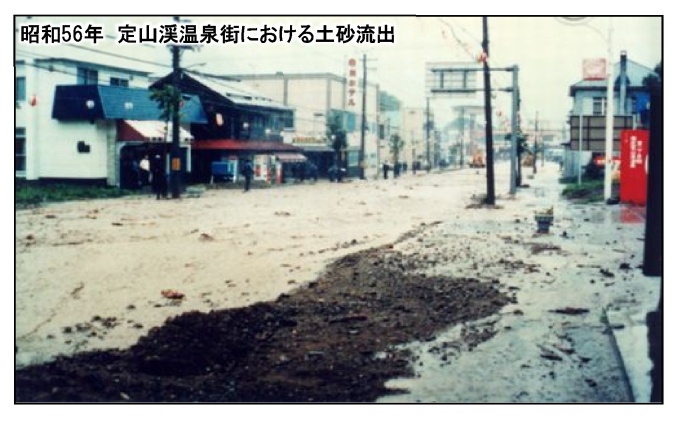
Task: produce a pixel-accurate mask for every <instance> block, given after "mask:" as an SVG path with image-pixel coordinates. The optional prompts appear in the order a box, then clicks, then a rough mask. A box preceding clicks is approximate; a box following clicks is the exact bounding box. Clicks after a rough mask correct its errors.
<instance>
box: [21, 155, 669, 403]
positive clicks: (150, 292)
mask: <svg viewBox="0 0 680 422" xmlns="http://www.w3.org/2000/svg"><path fill="white" fill-rule="evenodd" d="M504 164H505V163H501V164H499V166H498V169H497V171H496V175H497V180H496V191H497V192H499V193H500V194H499V197H498V199H497V201H496V205H497V207H496V208H489V207H485V206H480V205H479V204H480V201H481V199H480V198H482V197H483V196H484V194H485V192H484V189H485V182H486V179H485V174H484V171H483V170H482V171H478V170H474V169H465V170H456V171H445V172H441V173H438V172H437V173H435V172H433V173H430V174H425V173H423V174H418V175H416V176H414V175H411V174H407V175H403V176H402V177H400V178H398V179H396V180H394V179H389V180H366V181H360V180H353V181H350V182H347V183H342V184H331V183H329V182H327V181H319V182H317V183H316V184H313V183H308V184H298V185H293V186H285V187H276V188H270V189H256V190H252V191H250V192H249V193H242V192H241V191H240V190H227V189H220V190H207V191H206V192H205V193H204V194H203V195H202V196H201V197H200V198H183V199H181V200H180V201H156V200H155V199H152V198H151V197H140V198H126V199H120V200H106V201H87V202H79V203H77V202H74V203H65V204H55V205H49V206H46V207H43V208H38V209H34V210H24V211H17V212H16V321H15V324H16V327H15V329H16V331H15V335H16V337H15V341H16V346H17V348H18V351H17V354H16V358H15V363H16V366H17V367H24V366H26V365H31V364H37V363H41V362H44V361H46V360H49V359H51V358H52V357H53V356H55V355H57V354H66V355H71V354H73V353H76V352H82V351H90V350H98V349H109V348H126V347H130V346H132V345H134V344H135V343H136V342H137V341H138V340H139V338H140V337H141V336H143V335H145V334H146V333H147V332H148V330H149V329H150V328H152V327H155V326H160V325H162V324H163V322H164V321H165V319H166V318H168V317H172V316H176V315H180V314H182V313H185V312H189V311H194V310H196V311H201V312H208V311H212V310H219V309H230V308H239V307H245V306H249V305H253V304H256V303H260V302H266V301H271V300H274V299H276V298H277V297H279V296H280V295H281V294H283V293H286V292H290V291H292V290H294V289H296V288H298V287H300V286H304V285H305V284H306V283H308V282H310V281H312V280H314V279H315V278H316V277H317V276H319V274H321V272H322V271H323V269H324V268H325V266H326V265H328V264H329V263H331V262H333V261H335V260H337V259H338V258H341V257H343V256H346V255H348V254H352V253H357V252H361V251H364V250H368V249H370V248H376V247H385V246H386V245H388V247H389V248H390V249H392V250H393V251H394V252H395V253H402V254H403V255H404V256H407V257H410V259H416V260H417V262H419V263H421V264H422V265H424V268H425V269H424V270H422V268H419V269H418V271H421V270H422V271H424V274H425V275H427V276H433V277H440V276H441V277H451V278H461V277H470V278H474V279H476V280H480V281H484V282H489V283H493V284H494V285H497V286H499V289H500V290H501V291H502V292H504V293H505V294H507V295H508V296H509V297H511V298H513V300H512V302H511V303H509V304H507V305H505V306H503V307H502V309H501V310H500V312H499V313H496V314H494V315H491V316H484V317H483V318H480V319H477V320H472V321H467V322H464V323H462V324H457V325H454V326H451V327H450V328H448V329H446V330H444V331H442V332H439V333H438V334H437V335H436V336H433V337H432V338H428V339H427V341H419V342H414V343H408V344H404V345H402V346H400V347H404V348H408V349H409V350H411V351H412V352H413V355H414V356H415V359H414V361H413V362H412V365H413V366H414V369H415V372H416V375H417V376H416V377H415V378H412V379H393V380H391V381H389V382H388V383H387V386H388V387H393V388H401V389H404V390H405V391H404V392H403V393H400V394H394V395H387V396H384V397H381V398H379V399H378V400H377V401H378V402H379V403H584V402H589V403H590V402H608V403H613V402H631V401H644V400H642V399H641V398H644V397H645V396H648V394H649V393H648V391H644V390H645V388H644V383H634V385H635V386H636V387H635V388H632V387H631V385H630V383H629V379H628V377H629V375H628V374H627V373H626V371H625V370H624V369H623V365H622V362H621V357H620V356H619V355H618V353H619V351H618V350H617V348H616V347H615V344H614V341H613V336H612V334H611V330H610V329H609V324H608V315H610V314H611V313H616V312H618V313H619V314H621V313H625V312H626V310H627V309H634V310H635V311H636V312H638V313H639V312H643V313H644V312H650V311H653V310H654V309H656V305H657V303H658V299H659V293H660V287H661V286H660V284H661V282H660V278H658V277H656V278H655V277H645V276H643V275H642V274H641V271H640V270H639V268H638V266H639V265H640V264H641V263H642V251H643V242H642V239H643V237H644V220H643V219H641V218H639V214H635V211H634V210H633V211H630V210H627V209H626V208H625V207H624V206H623V205H616V206H605V205H603V204H586V205H575V204H570V203H568V202H566V201H564V200H562V199H560V197H559V194H560V191H561V186H560V185H559V184H558V183H557V177H558V169H557V166H556V165H554V164H553V163H546V165H545V167H539V169H538V174H537V175H536V176H535V177H531V176H530V177H527V176H525V183H527V184H528V185H529V187H526V188H523V189H520V190H519V191H518V193H517V195H516V197H515V198H511V197H509V196H508V195H507V194H506V193H505V192H506V191H507V188H506V187H507V185H508V183H507V173H508V171H507V167H506V166H505V165H504ZM549 207H553V212H554V216H555V220H554V225H553V226H552V227H551V228H550V232H549V233H548V234H537V233H536V223H535V222H534V221H533V215H534V212H535V211H539V210H543V209H546V208H549ZM629 211H630V212H629ZM631 213H632V214H631ZM636 215H637V217H636ZM409 232H411V233H412V235H409V236H405V234H407V233H409ZM403 271H404V274H408V272H409V271H410V270H409V269H408V268H405V269H404V270H403ZM165 289H173V290H176V291H178V292H181V293H182V294H184V295H185V299H184V300H182V301H180V302H177V301H175V302H173V301H168V300H167V299H165V298H163V297H162V295H161V291H162V290H165ZM95 316H97V317H98V318H97V319H94V320H93V317H95ZM102 320H103V321H108V322H109V323H108V324H100V323H95V322H94V321H102ZM632 347H634V348H635V347H637V348H640V347H641V348H643V349H644V348H645V347H646V344H635V345H633V346H632ZM643 354H644V350H643ZM640 385H642V386H643V387H642V391H640V387H639V386H640Z"/></svg>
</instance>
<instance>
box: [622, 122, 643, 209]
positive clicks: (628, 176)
mask: <svg viewBox="0 0 680 422" xmlns="http://www.w3.org/2000/svg"><path fill="white" fill-rule="evenodd" d="M648 145H649V131H647V130H622V131H621V189H620V198H621V202H625V203H630V204H636V205H644V204H646V203H647V158H648V156H647V153H648Z"/></svg>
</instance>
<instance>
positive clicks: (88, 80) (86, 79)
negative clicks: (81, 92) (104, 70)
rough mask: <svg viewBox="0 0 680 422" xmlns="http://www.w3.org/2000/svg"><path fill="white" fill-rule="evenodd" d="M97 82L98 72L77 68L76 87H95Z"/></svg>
mask: <svg viewBox="0 0 680 422" xmlns="http://www.w3.org/2000/svg"><path fill="white" fill-rule="evenodd" d="M98 82H99V72H97V71H96V70H94V69H87V68H84V67H79V68H78V85H97V83H98Z"/></svg>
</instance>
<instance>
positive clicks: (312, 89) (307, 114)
mask: <svg viewBox="0 0 680 422" xmlns="http://www.w3.org/2000/svg"><path fill="white" fill-rule="evenodd" d="M327 98H328V82H327V80H326V79H317V78H314V79H311V78H310V79H289V80H288V105H289V106H292V107H295V130H296V132H297V133H298V135H299V136H309V137H321V138H323V137H324V136H325V134H326V118H327V117H326V112H327V110H326V104H327ZM315 113H317V114H323V116H319V117H315V116H314V114H315Z"/></svg>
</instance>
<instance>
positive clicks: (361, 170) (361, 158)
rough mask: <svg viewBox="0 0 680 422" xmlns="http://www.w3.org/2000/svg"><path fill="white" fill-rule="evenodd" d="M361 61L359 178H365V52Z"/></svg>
mask: <svg viewBox="0 0 680 422" xmlns="http://www.w3.org/2000/svg"><path fill="white" fill-rule="evenodd" d="M363 63H364V80H363V83H362V86H363V95H362V97H361V148H360V149H359V178H360V179H362V180H363V179H365V178H366V176H365V174H364V167H365V166H366V163H365V162H364V161H365V157H364V154H365V152H364V151H365V148H366V54H364V57H363Z"/></svg>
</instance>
